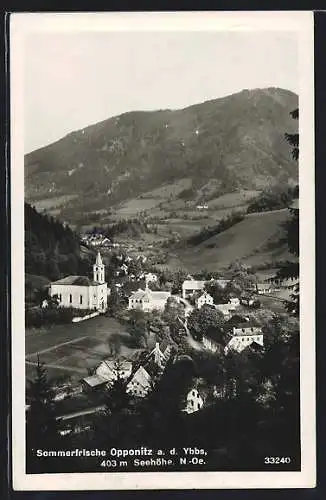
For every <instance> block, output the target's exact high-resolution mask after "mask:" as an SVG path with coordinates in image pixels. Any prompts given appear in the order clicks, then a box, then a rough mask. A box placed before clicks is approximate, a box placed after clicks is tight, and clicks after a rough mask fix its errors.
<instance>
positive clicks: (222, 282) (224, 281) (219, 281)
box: [214, 278, 231, 288]
mask: <svg viewBox="0 0 326 500" xmlns="http://www.w3.org/2000/svg"><path fill="white" fill-rule="evenodd" d="M230 281H231V280H227V279H222V278H217V279H215V280H214V283H216V284H217V285H219V286H220V287H221V288H226V286H227V285H228V283H230Z"/></svg>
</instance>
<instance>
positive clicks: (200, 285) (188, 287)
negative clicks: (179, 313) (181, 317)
mask: <svg viewBox="0 0 326 500" xmlns="http://www.w3.org/2000/svg"><path fill="white" fill-rule="evenodd" d="M206 283H207V281H203V280H193V279H191V280H185V281H184V282H183V283H182V298H183V299H187V298H189V297H191V296H192V295H193V294H194V293H196V292H200V291H202V290H203V289H204V287H205V284H206Z"/></svg>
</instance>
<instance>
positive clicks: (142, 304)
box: [128, 287, 171, 311]
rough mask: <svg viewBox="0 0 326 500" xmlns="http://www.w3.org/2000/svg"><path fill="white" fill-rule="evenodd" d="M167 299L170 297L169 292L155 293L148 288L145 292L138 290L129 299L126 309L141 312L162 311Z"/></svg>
mask: <svg viewBox="0 0 326 500" xmlns="http://www.w3.org/2000/svg"><path fill="white" fill-rule="evenodd" d="M169 297H171V292H161V291H159V292H156V291H153V290H150V289H149V288H148V287H146V289H145V290H142V289H141V288H140V289H139V290H138V291H137V292H134V293H133V294H132V295H131V296H130V297H129V305H128V309H140V310H141V311H153V310H154V309H158V310H160V311H163V309H164V308H165V304H166V302H167V300H168V298H169Z"/></svg>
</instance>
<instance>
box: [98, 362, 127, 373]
mask: <svg viewBox="0 0 326 500" xmlns="http://www.w3.org/2000/svg"><path fill="white" fill-rule="evenodd" d="M101 364H102V365H106V366H107V367H108V368H110V370H112V371H113V372H116V371H117V368H119V370H121V371H128V370H131V369H132V363H131V361H119V363H117V362H116V360H114V359H106V360H105V361H102V363H101Z"/></svg>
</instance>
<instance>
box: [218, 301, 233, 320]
mask: <svg viewBox="0 0 326 500" xmlns="http://www.w3.org/2000/svg"><path fill="white" fill-rule="evenodd" d="M214 307H215V309H217V310H218V311H219V312H220V313H222V314H223V317H224V319H226V320H227V319H230V318H231V316H232V313H233V312H234V311H235V310H236V307H237V306H235V305H233V304H231V303H227V304H216V305H215V306H214Z"/></svg>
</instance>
